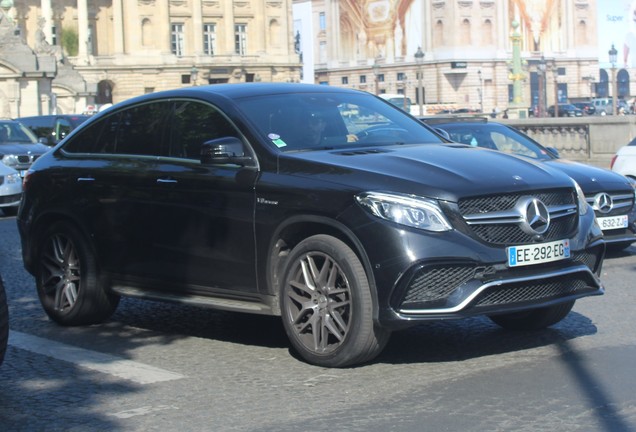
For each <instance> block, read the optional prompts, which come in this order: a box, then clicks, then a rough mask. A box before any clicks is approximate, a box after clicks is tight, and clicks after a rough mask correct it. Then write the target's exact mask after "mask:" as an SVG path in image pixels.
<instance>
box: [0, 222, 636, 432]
mask: <svg viewBox="0 0 636 432" xmlns="http://www.w3.org/2000/svg"><path fill="white" fill-rule="evenodd" d="M0 273H1V274H2V276H3V278H4V281H5V286H6V288H7V296H8V299H9V310H10V328H11V333H10V338H9V347H8V351H7V355H6V358H5V362H4V364H3V365H2V366H0V430H2V431H14V430H42V431H58V430H59V431H92V430H100V431H101V430H104V431H105V430H108V431H168V430H179V431H290V432H292V431H293V432H297V431H319V430H329V431H361V432H363V431H364V432H367V431H377V432H385V431H528V432H530V431H532V432H536V431H550V432H552V431H621V432H623V431H636V373H635V372H634V365H635V364H636V332H635V329H636V317H635V315H636V314H635V313H634V311H636V307H635V306H636V296H635V295H634V294H635V290H636V283H635V282H634V281H635V280H636V247H634V246H632V247H631V248H629V249H627V250H626V251H625V252H621V253H614V254H611V255H610V256H609V257H608V258H607V259H606V261H605V266H604V271H603V280H604V283H605V286H606V294H605V295H604V296H601V297H593V298H587V299H582V300H580V301H578V302H577V304H576V305H575V307H574V310H573V311H572V312H571V313H570V315H569V316H568V317H567V318H566V319H565V320H564V321H562V322H561V323H559V324H558V325H557V326H555V327H553V328H551V329H548V330H546V331H542V332H529V333H511V332H506V331H504V330H501V329H499V328H498V327H497V326H495V325H494V324H491V323H490V321H489V320H487V319H484V318H474V319H468V320H464V321H452V322H439V323H429V324H423V325H420V326H418V327H415V328H412V329H409V330H406V331H402V332H398V333H394V335H393V336H392V339H391V341H390V342H389V345H388V346H387V347H386V349H385V350H384V352H383V353H382V354H381V355H380V357H379V358H377V359H376V361H374V362H373V363H372V364H369V365H365V366H361V367H355V368H349V369H324V368H319V367H315V366H310V365H307V364H305V363H303V362H301V361H299V360H298V359H296V358H294V357H293V355H292V354H291V353H290V350H289V344H288V342H287V339H286V337H285V334H284V330H283V328H282V325H281V324H280V322H279V320H278V319H277V318H272V317H263V316H251V315H243V314H238V313H227V312H218V311H213V310H208V309H197V308H192V307H185V306H178V305H171V304H162V303H151V302H142V301H138V300H130V299H123V300H122V302H121V304H120V307H119V309H118V310H117V312H116V314H115V315H114V316H113V318H112V319H111V320H110V321H108V322H107V323H105V324H103V325H97V326H91V327H84V328H62V327H59V326H57V325H55V324H54V323H52V322H51V321H49V320H48V319H47V317H46V315H45V314H44V312H43V311H42V309H41V307H40V305H39V301H38V299H37V296H36V294H35V288H34V282H33V279H32V278H31V277H30V276H29V275H28V274H27V273H26V272H25V271H24V270H23V268H22V262H21V256H20V245H19V239H18V235H17V230H16V227H15V219H14V218H0Z"/></svg>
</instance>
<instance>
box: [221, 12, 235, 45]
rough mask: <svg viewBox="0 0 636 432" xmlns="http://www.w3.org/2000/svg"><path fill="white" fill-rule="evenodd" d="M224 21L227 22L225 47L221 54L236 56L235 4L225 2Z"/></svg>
mask: <svg viewBox="0 0 636 432" xmlns="http://www.w3.org/2000/svg"><path fill="white" fill-rule="evenodd" d="M223 19H224V21H225V46H224V47H223V48H224V49H223V51H224V52H222V53H221V54H226V55H232V54H234V2H233V1H232V0H223Z"/></svg>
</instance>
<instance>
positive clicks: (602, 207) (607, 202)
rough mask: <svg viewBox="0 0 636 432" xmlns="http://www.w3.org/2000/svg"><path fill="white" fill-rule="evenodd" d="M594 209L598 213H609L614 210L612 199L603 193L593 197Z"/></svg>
mask: <svg viewBox="0 0 636 432" xmlns="http://www.w3.org/2000/svg"><path fill="white" fill-rule="evenodd" d="M594 208H595V209H597V210H598V211H600V212H601V213H609V212H611V211H612V208H614V202H613V201H612V197H611V196H610V195H609V194H607V193H605V192H601V193H600V194H597V195H596V196H595V197H594Z"/></svg>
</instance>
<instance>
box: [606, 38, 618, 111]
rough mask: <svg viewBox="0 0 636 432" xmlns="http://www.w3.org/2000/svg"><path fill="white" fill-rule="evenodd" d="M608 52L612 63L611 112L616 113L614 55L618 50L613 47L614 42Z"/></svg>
mask: <svg viewBox="0 0 636 432" xmlns="http://www.w3.org/2000/svg"><path fill="white" fill-rule="evenodd" d="M608 54H609V61H610V63H611V65H612V114H614V115H616V114H617V113H616V96H617V95H616V56H617V55H618V50H617V49H616V48H614V44H612V48H610V50H609V51H608Z"/></svg>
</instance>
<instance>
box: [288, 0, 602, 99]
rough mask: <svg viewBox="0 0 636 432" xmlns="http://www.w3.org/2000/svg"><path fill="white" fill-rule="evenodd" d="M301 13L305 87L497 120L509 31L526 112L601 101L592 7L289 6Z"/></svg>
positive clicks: (350, 1) (462, 3) (505, 94)
mask: <svg viewBox="0 0 636 432" xmlns="http://www.w3.org/2000/svg"><path fill="white" fill-rule="evenodd" d="M309 4H310V5H311V6H310V8H311V12H310V13H305V14H304V15H302V16H304V18H298V19H297V21H296V22H295V29H296V30H295V31H298V32H299V33H300V35H301V38H303V39H305V38H308V39H309V40H311V41H312V43H311V47H310V50H311V52H305V51H303V59H308V58H311V59H312V60H311V62H312V65H311V66H312V68H313V69H311V70H308V69H305V73H304V80H305V81H307V82H319V83H325V84H330V85H337V86H345V87H353V88H358V89H363V90H367V91H370V92H376V93H391V94H402V95H404V96H405V97H408V98H410V99H411V100H412V102H413V104H414V105H416V106H417V105H418V104H419V102H420V100H421V101H422V103H423V105H424V107H425V108H428V111H429V112H431V111H436V110H438V109H443V108H468V109H475V110H480V109H481V110H483V111H488V112H489V111H491V110H492V109H495V108H498V109H501V110H503V109H505V108H507V107H508V106H509V104H510V102H511V101H512V88H513V86H512V84H513V82H512V80H511V79H510V78H511V72H512V71H511V67H512V66H511V65H512V60H513V58H512V52H513V46H512V39H511V33H512V31H513V28H512V23H513V22H517V23H519V32H520V36H521V50H520V56H521V65H522V71H521V74H518V75H519V77H520V78H521V80H522V100H523V103H524V104H525V106H526V107H530V106H532V105H541V106H542V107H543V109H545V107H546V106H548V105H552V104H554V102H555V100H556V99H558V100H559V101H560V102H563V101H575V100H580V99H587V98H590V97H592V96H596V95H597V94H600V93H602V92H603V90H605V92H607V85H608V82H607V80H608V74H607V72H606V71H605V70H600V69H599V52H598V51H599V49H598V46H597V26H596V24H597V5H596V0H540V1H539V0H295V8H298V9H299V10H301V9H302V8H303V7H307V6H308V5H309ZM300 16H301V14H299V17H300ZM303 46H306V45H305V44H303ZM607 48H609V47H607ZM418 49H421V51H419V53H421V54H420V55H418V56H416V53H418ZM601 51H602V50H601ZM604 52H605V53H606V52H607V51H604ZM606 55H607V54H605V56H606ZM304 67H305V68H307V64H305V66H304ZM418 88H420V89H421V93H420V92H418ZM420 95H421V96H420Z"/></svg>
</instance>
